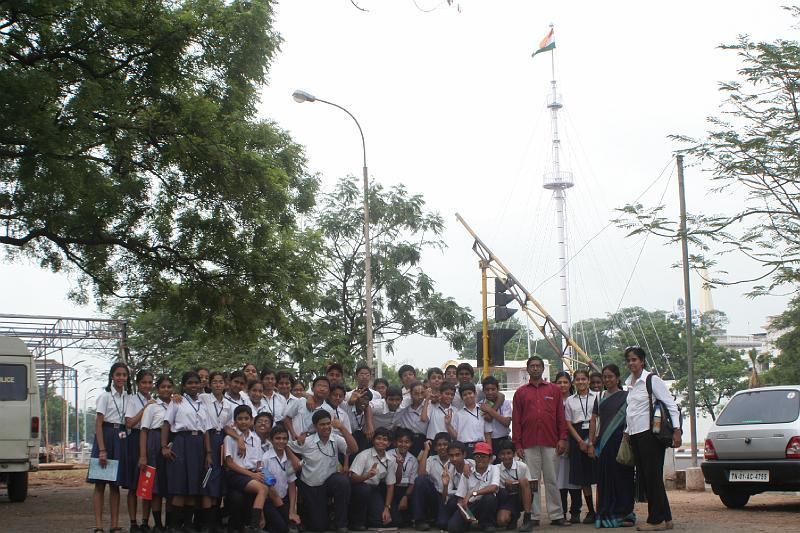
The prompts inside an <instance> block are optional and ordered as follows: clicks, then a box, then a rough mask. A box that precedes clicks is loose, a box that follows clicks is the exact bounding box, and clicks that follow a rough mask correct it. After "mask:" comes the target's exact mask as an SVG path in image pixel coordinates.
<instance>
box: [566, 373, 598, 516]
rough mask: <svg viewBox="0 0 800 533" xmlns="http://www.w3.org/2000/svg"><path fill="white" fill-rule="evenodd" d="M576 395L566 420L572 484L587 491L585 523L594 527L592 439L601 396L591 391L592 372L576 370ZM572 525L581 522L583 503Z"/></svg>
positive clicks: (584, 494)
mask: <svg viewBox="0 0 800 533" xmlns="http://www.w3.org/2000/svg"><path fill="white" fill-rule="evenodd" d="M572 383H573V385H575V391H576V392H575V394H573V395H572V396H570V397H569V398H567V401H566V402H565V405H564V417H565V418H566V420H567V429H568V430H569V434H570V439H569V482H570V483H572V484H575V485H578V486H580V487H581V489H583V497H584V499H585V500H586V507H587V508H588V513H587V515H586V517H585V518H584V520H583V523H584V524H594V521H595V511H594V500H593V498H592V485H594V484H595V483H597V460H596V459H595V458H594V442H593V441H592V439H591V438H589V427H590V424H591V421H592V410H593V409H594V402H595V399H596V397H597V395H596V394H595V393H594V392H592V391H591V390H589V372H588V371H587V370H576V371H575V373H574V374H573V376H572ZM570 522H572V523H573V524H577V523H579V522H580V502H578V504H577V506H576V509H575V510H574V511H572V512H571V517H570Z"/></svg>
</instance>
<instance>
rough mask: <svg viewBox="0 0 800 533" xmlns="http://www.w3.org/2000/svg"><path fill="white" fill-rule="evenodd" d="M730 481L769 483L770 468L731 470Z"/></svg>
mask: <svg viewBox="0 0 800 533" xmlns="http://www.w3.org/2000/svg"><path fill="white" fill-rule="evenodd" d="M728 481H733V482H736V481H747V482H756V483H768V482H769V470H731V471H730V472H728Z"/></svg>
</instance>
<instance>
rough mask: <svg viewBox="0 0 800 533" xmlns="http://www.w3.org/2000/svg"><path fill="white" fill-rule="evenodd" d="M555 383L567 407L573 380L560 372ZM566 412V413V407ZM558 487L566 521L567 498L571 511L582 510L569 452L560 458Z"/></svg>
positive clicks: (572, 390)
mask: <svg viewBox="0 0 800 533" xmlns="http://www.w3.org/2000/svg"><path fill="white" fill-rule="evenodd" d="M554 383H555V384H556V385H558V386H559V388H560V389H561V398H562V400H563V402H564V405H565V406H566V404H567V400H568V399H569V396H570V395H571V394H573V393H574V392H575V391H574V389H573V388H572V379H571V378H570V377H569V374H567V373H566V372H559V373H558V374H556V379H555V380H554ZM564 411H565V413H566V407H565V408H564ZM557 485H558V490H559V492H560V493H561V508H562V510H563V511H564V520H569V519H568V518H567V509H568V507H567V497H569V499H570V500H571V503H572V505H571V506H570V508H569V509H570V511H572V512H574V511H575V510H576V509H577V510H578V512H580V508H581V507H580V505H581V486H580V485H575V484H572V483H570V482H569V451H567V452H564V453H562V454H561V455H559V456H558V476H557ZM534 497H536V496H534Z"/></svg>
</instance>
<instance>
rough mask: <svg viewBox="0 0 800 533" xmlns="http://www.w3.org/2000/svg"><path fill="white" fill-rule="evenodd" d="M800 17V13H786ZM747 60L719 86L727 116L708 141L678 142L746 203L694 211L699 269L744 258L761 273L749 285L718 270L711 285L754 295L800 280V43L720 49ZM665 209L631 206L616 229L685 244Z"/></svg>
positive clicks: (717, 121)
mask: <svg viewBox="0 0 800 533" xmlns="http://www.w3.org/2000/svg"><path fill="white" fill-rule="evenodd" d="M787 9H788V10H789V12H790V13H791V14H792V16H793V17H795V18H800V8H798V7H791V8H787ZM721 48H722V49H724V50H732V51H734V52H736V53H737V54H738V56H739V57H740V58H741V60H742V67H741V68H740V69H739V70H738V74H739V78H740V79H739V80H737V81H730V82H727V83H722V84H720V91H721V92H722V93H723V95H724V97H725V100H724V103H723V106H722V116H719V117H710V118H709V119H708V120H709V123H710V124H711V131H709V133H708V135H707V137H706V138H705V139H704V140H696V139H692V138H689V137H686V136H675V137H674V138H675V139H677V140H679V141H682V142H684V143H685V144H687V145H688V146H687V148H686V149H685V150H683V152H684V153H686V154H687V155H689V156H691V157H693V158H695V159H696V160H697V161H698V162H699V163H700V164H701V165H703V168H704V170H706V171H708V172H710V175H711V179H712V180H713V181H714V182H715V183H716V188H715V191H716V192H724V193H725V194H727V195H735V196H736V197H738V198H740V199H741V202H740V205H741V206H742V207H741V208H740V209H739V210H737V211H735V212H730V213H718V214H714V213H707V212H701V213H694V214H690V215H689V217H688V230H687V235H688V238H690V239H691V240H692V241H693V243H695V244H696V245H698V246H699V247H700V248H701V250H702V253H701V254H699V255H696V256H693V258H692V260H693V263H694V264H695V265H696V266H698V267H703V268H704V267H712V266H714V264H715V261H714V260H713V259H712V258H711V257H709V255H710V254H713V256H719V255H720V254H724V253H732V252H738V253H741V254H744V256H746V257H748V258H750V259H752V260H753V261H755V263H756V264H757V265H758V266H759V267H760V271H759V273H758V275H756V276H753V277H752V278H751V279H748V280H725V279H724V274H725V272H724V271H719V272H718V273H717V275H715V276H714V277H713V278H712V279H709V280H707V281H708V282H709V283H711V284H733V283H742V282H748V283H757V285H755V287H754V288H753V290H752V291H751V292H750V294H751V295H758V294H764V293H767V292H770V291H771V290H773V289H775V288H776V287H778V286H779V285H783V284H789V285H791V286H792V289H793V290H797V284H798V282H800V238H799V237H798V236H799V235H800V165H799V164H798V161H800V142H798V141H800V109H798V100H800V45H798V42H797V41H794V40H784V39H778V40H776V41H775V42H774V43H767V42H754V41H752V40H751V39H750V38H749V37H747V36H746V35H745V36H742V37H740V38H739V40H738V43H736V44H733V45H725V46H722V47H721ZM662 209H663V206H656V207H654V208H648V209H645V208H644V207H643V206H642V205H640V204H636V205H627V206H625V207H624V208H622V209H621V211H622V213H623V216H622V218H621V219H620V220H619V221H618V223H619V224H620V225H621V226H622V227H625V228H627V229H629V230H631V233H632V234H636V233H640V232H652V233H654V234H656V235H660V236H662V237H666V238H669V239H678V238H680V232H679V231H678V223H677V221H674V220H669V219H667V218H665V217H664V216H663V215H662V214H661V211H662Z"/></svg>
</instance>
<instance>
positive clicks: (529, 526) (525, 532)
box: [519, 514, 539, 533]
mask: <svg viewBox="0 0 800 533" xmlns="http://www.w3.org/2000/svg"><path fill="white" fill-rule="evenodd" d="M534 522H537V524H534ZM538 522H539V521H538V520H533V519H531V517H530V515H528V514H526V515H525V517H524V518H523V519H522V525H521V526H520V528H519V530H520V531H521V532H522V533H529V532H530V531H533V528H534V527H536V526H537V525H539V524H538Z"/></svg>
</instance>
